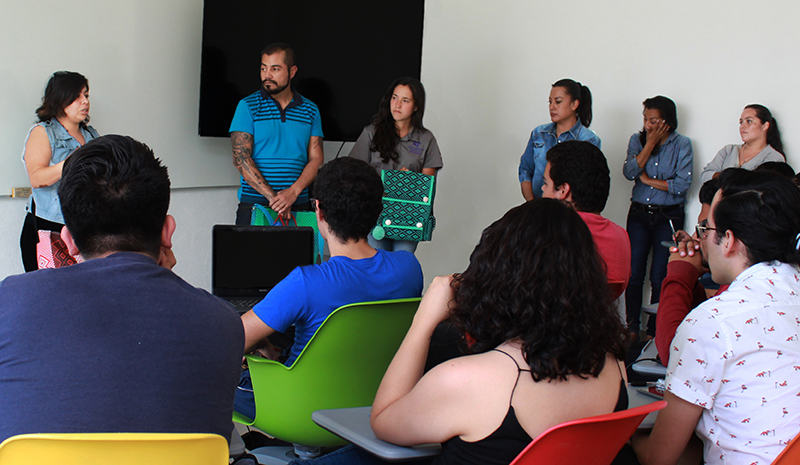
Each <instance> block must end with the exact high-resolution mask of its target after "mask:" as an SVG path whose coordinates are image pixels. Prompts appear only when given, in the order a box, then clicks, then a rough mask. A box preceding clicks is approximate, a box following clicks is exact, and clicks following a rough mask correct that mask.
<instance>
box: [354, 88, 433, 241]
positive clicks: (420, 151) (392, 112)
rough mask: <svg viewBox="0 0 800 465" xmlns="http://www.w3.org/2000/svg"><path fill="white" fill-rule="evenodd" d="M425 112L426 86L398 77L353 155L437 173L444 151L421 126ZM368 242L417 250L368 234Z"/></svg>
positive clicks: (389, 166)
mask: <svg viewBox="0 0 800 465" xmlns="http://www.w3.org/2000/svg"><path fill="white" fill-rule="evenodd" d="M424 114H425V88H424V87H423V86H422V83H421V82H419V79H416V78H413V77H404V78H399V79H395V80H394V82H392V84H391V85H390V86H389V88H388V89H386V93H385V94H384V95H383V99H381V103H380V104H379V105H378V113H377V114H376V115H375V116H373V117H372V124H370V125H369V126H367V127H365V128H364V130H363V131H362V132H361V135H360V136H359V137H358V140H357V141H356V143H355V145H354V146H353V148H352V149H351V150H350V157H353V158H357V159H359V160H363V161H365V162H367V163H369V164H370V166H372V167H373V168H375V170H376V171H377V172H378V174H380V173H381V170H401V171H413V172H415V173H422V174H427V175H429V176H434V175H436V172H437V171H438V170H439V169H440V168H441V167H442V166H443V164H442V153H441V152H440V151H439V144H437V143H436V138H435V137H433V133H432V132H430V131H428V130H427V129H425V127H424V126H422V116H423V115H424ZM367 239H368V241H369V245H371V246H372V247H374V248H376V249H383V250H388V251H394V250H407V251H409V252H412V253H413V252H414V251H415V250H416V249H417V242H414V241H400V240H392V239H381V240H378V239H375V238H374V237H372V234H371V233H370V235H369V236H368V237H367Z"/></svg>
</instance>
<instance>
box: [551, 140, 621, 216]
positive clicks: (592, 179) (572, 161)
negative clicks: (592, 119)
mask: <svg viewBox="0 0 800 465" xmlns="http://www.w3.org/2000/svg"><path fill="white" fill-rule="evenodd" d="M547 163H549V164H550V179H551V180H552V181H553V187H554V188H558V187H560V186H562V185H564V184H569V188H570V192H572V203H573V204H574V205H575V209H576V210H578V211H582V212H588V213H600V212H601V211H603V209H604V208H606V201H608V192H609V190H610V189H611V175H610V172H609V170H608V162H607V161H606V156H605V155H603V152H601V151H600V149H598V148H597V147H595V146H594V145H593V144H591V143H590V142H585V141H579V140H569V141H565V142H562V143H560V144H556V145H555V146H553V148H551V149H550V150H548V151H547Z"/></svg>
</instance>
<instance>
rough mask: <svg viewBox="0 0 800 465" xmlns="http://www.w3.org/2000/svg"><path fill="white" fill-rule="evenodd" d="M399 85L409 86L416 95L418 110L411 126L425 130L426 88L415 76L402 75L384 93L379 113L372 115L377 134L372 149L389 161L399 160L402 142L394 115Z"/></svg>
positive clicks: (379, 105)
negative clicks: (423, 119)
mask: <svg viewBox="0 0 800 465" xmlns="http://www.w3.org/2000/svg"><path fill="white" fill-rule="evenodd" d="M397 86H408V88H409V89H411V95H412V96H413V97H414V106H416V107H417V111H415V112H414V113H413V115H411V127H412V128H414V129H419V130H423V129H425V128H424V127H423V126H422V116H423V115H424V114H425V88H424V87H423V86H422V83H421V82H419V79H417V78H414V77H402V78H398V79H395V80H394V81H393V82H392V84H391V85H390V86H389V88H388V89H386V92H385V93H384V94H383V98H382V99H381V103H380V104H378V113H376V114H375V116H373V117H372V125H373V126H375V135H374V136H373V137H372V144H371V145H370V148H369V149H370V151H372V152H378V153H380V154H381V160H383V162H384V163H388V162H389V160H397V157H398V154H397V144H399V143H400V135H399V134H397V127H396V126H395V123H394V117H392V108H391V103H392V95H393V94H394V89H395V88H396V87H397Z"/></svg>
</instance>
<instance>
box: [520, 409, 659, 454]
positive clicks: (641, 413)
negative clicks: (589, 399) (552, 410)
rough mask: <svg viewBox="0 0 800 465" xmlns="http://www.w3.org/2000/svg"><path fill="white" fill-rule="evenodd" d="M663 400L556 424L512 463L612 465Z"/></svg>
mask: <svg viewBox="0 0 800 465" xmlns="http://www.w3.org/2000/svg"><path fill="white" fill-rule="evenodd" d="M666 406H667V403H666V402H665V401H663V400H660V401H657V402H653V403H652V404H647V405H642V406H641V407H636V408H632V409H628V410H623V411H621V412H614V413H609V414H606V415H598V416H596V417H589V418H582V419H580V420H573V421H568V422H566V423H562V424H560V425H556V426H554V427H552V428H550V429H548V430H547V431H545V432H544V433H542V434H540V435H539V436H538V437H537V438H536V439H534V440H533V441H532V442H531V443H530V444H528V447H526V448H525V449H524V450H523V451H522V452H520V454H519V455H518V456H517V458H515V459H514V461H513V462H511V465H533V464H542V463H557V464H559V465H609V464H610V463H611V462H612V461H613V460H614V457H616V456H617V454H618V453H619V451H620V449H622V446H624V445H625V443H626V442H627V441H628V439H630V437H631V436H632V435H633V433H634V432H635V431H636V428H638V427H639V423H641V422H642V420H644V417H646V416H647V414H649V413H650V412H655V411H656V410H661V409H662V408H664V407H666Z"/></svg>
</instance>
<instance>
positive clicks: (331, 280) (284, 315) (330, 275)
mask: <svg viewBox="0 0 800 465" xmlns="http://www.w3.org/2000/svg"><path fill="white" fill-rule="evenodd" d="M382 196H383V183H382V182H381V178H380V176H379V175H378V174H377V173H376V172H375V170H374V169H372V168H371V167H370V166H369V165H368V164H367V163H365V162H363V161H361V160H356V159H354V158H349V157H347V158H338V159H336V160H333V161H331V162H329V163H328V164H326V165H325V166H324V167H323V168H322V170H320V172H319V175H318V176H317V179H316V181H315V186H314V198H315V200H314V201H313V202H314V203H313V204H312V205H313V206H314V207H315V210H316V212H317V222H318V223H319V230H320V233H321V234H322V236H323V237H324V238H325V240H326V241H327V243H328V248H329V250H330V254H331V258H330V260H328V261H327V262H324V263H322V264H320V265H309V266H303V267H299V268H295V269H294V271H292V272H291V273H289V276H287V277H286V278H285V279H284V280H283V281H281V282H280V283H278V285H277V286H275V287H274V288H273V289H272V291H270V293H269V294H267V296H266V297H265V298H264V300H262V301H261V302H259V303H258V304H257V305H256V306H255V307H254V308H253V309H252V310H250V311H249V312H247V313H245V314H244V315H242V323H243V324H244V331H245V353H247V352H250V351H251V350H253V349H255V348H258V347H260V346H261V345H262V344H264V341H265V339H266V338H267V337H268V336H270V335H271V334H273V333H275V332H280V333H283V332H285V331H286V330H287V329H289V327H290V326H292V325H294V326H295V339H294V345H293V346H292V347H291V350H290V352H289V358H288V359H287V360H286V362H285V363H286V365H287V366H288V365H291V364H292V363H294V361H295V359H296V358H297V356H298V355H299V354H300V352H302V351H303V348H305V346H306V344H307V343H308V341H309V340H310V339H311V336H313V335H314V333H315V332H316V331H317V329H318V328H319V327H320V325H321V324H322V322H323V321H325V318H327V317H328V315H330V314H331V313H333V311H334V310H336V309H337V308H339V307H341V306H342V305H347V304H351V303H356V302H370V301H375V300H387V299H401V298H407V297H419V296H420V294H421V293H422V268H421V267H420V265H419V262H418V261H417V259H416V258H415V257H414V254H412V253H410V252H405V251H398V252H387V251H384V250H375V249H374V248H372V247H370V245H369V244H368V243H367V235H368V234H369V232H370V231H371V230H372V228H373V227H374V226H375V224H376V222H377V221H378V216H379V215H380V213H381V210H382V209H383V204H382V202H381V197H382ZM248 378H249V376H248V375H247V373H245V374H244V375H243V379H242V383H241V384H240V389H239V390H238V391H237V393H236V401H235V402H234V409H235V410H236V411H237V412H239V413H241V414H243V415H245V416H248V417H250V418H255V403H254V400H253V393H252V391H248V390H247V388H246V386H248V385H249V379H248Z"/></svg>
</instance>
